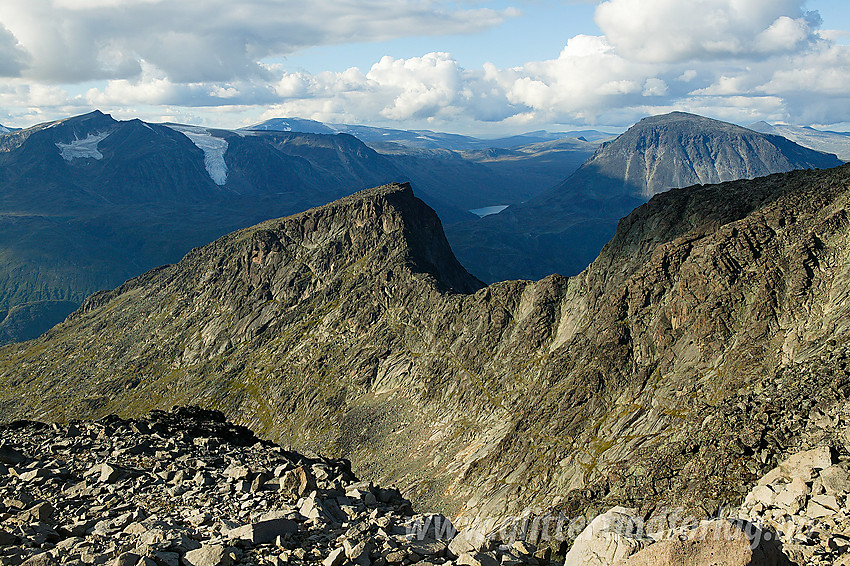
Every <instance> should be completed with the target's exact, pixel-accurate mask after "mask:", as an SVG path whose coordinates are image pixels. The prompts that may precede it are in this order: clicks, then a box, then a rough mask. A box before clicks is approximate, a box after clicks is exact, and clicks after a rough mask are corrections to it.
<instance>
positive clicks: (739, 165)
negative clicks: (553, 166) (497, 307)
mask: <svg viewBox="0 0 850 566" xmlns="http://www.w3.org/2000/svg"><path fill="white" fill-rule="evenodd" d="M840 164H841V161H840V160H839V159H838V158H837V157H836V156H835V155H832V154H826V153H821V152H819V151H814V150H811V149H808V148H805V147H802V146H800V145H797V144H796V143H793V142H791V141H789V140H787V139H785V138H783V137H781V136H777V135H769V134H767V135H766V134H762V133H758V132H754V131H753V130H748V129H747V128H742V127H741V126H736V125H735V124H729V123H727V122H721V121H719V120H713V119H711V118H706V117H703V116H697V115H695V114H688V113H685V112H671V113H670V114H664V115H661V116H650V117H648V118H644V119H643V120H641V121H640V122H638V123H637V124H635V125H634V126H632V127H631V128H629V129H628V130H627V131H626V132H625V133H623V134H622V135H620V136H618V137H617V138H616V139H615V140H613V141H610V142H607V143H604V144H602V146H601V147H600V148H599V149H598V150H597V151H596V153H595V154H594V155H593V157H591V158H590V159H588V161H587V162H586V163H585V164H584V165H582V166H581V168H579V170H578V171H576V172H575V173H574V174H573V175H572V176H571V177H570V178H569V179H568V180H566V181H564V183H563V184H561V185H560V186H559V187H557V188H555V189H554V190H553V191H552V192H550V193H549V194H547V195H545V196H543V197H541V198H540V199H539V203H540V205H541V206H546V204H549V203H551V201H552V200H553V199H556V198H558V197H561V198H563V199H564V200H567V199H569V198H574V197H575V195H576V194H581V195H582V196H584V197H591V198H596V199H600V200H607V199H611V198H615V197H617V196H627V197H634V198H638V199H649V198H650V197H651V196H652V195H655V194H658V193H660V192H664V191H666V190H669V189H672V188H678V187H687V186H689V185H707V184H713V183H722V182H724V181H734V180H736V179H753V178H755V177H761V176H764V175H769V174H770V173H781V172H784V171H792V170H794V169H827V168H829V167H837V166H838V165H840Z"/></svg>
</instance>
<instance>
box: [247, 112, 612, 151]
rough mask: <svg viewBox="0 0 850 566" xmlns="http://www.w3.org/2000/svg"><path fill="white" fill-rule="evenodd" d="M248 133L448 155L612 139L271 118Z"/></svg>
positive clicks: (594, 133) (592, 133) (584, 133)
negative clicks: (345, 138)
mask: <svg viewBox="0 0 850 566" xmlns="http://www.w3.org/2000/svg"><path fill="white" fill-rule="evenodd" d="M245 129H246V130H251V131H281V132H304V133H311V134H350V135H352V136H354V137H356V138H357V139H359V140H361V141H363V142H364V143H366V144H368V145H369V146H370V147H374V148H378V147H380V146H382V145H385V144H391V145H401V146H405V147H409V148H415V149H447V150H452V151H472V150H485V149H490V148H498V149H512V148H515V147H520V146H524V145H530V144H535V143H544V142H549V141H555V140H562V139H565V138H573V139H577V138H582V140H583V141H590V142H601V141H604V140H608V139H612V138H614V137H616V134H608V133H605V132H600V131H598V130H580V131H569V132H547V131H546V130H537V131H534V132H527V133H524V134H518V135H514V136H507V137H502V138H492V139H490V138H486V139H484V138H476V137H472V136H464V135H460V134H448V133H443V132H433V131H431V130H398V129H394V128H379V127H374V126H362V125H356V124H335V123H323V122H317V121H315V120H305V119H303V118H273V119H271V120H266V121H265V122H262V123H260V124H256V125H254V126H250V127H248V128H245Z"/></svg>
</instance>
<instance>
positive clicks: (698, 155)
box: [448, 112, 841, 281]
mask: <svg viewBox="0 0 850 566" xmlns="http://www.w3.org/2000/svg"><path fill="white" fill-rule="evenodd" d="M840 163H841V161H840V160H839V159H838V158H837V157H836V156H835V155H831V154H825V153H822V152H819V151H815V150H811V149H808V148H805V147H802V146H800V145H798V144H796V143H794V142H791V141H789V140H787V139H785V138H783V137H781V136H777V135H772V134H761V133H758V132H754V131H752V130H748V129H746V128H742V127H740V126H736V125H734V124H729V123H726V122H720V121H718V120H712V119H710V118H704V117H702V116H696V115H693V114H687V113H684V112H673V113H670V114H665V115H662V116H652V117H649V118H644V119H643V120H641V121H640V122H638V123H637V124H635V125H634V126H632V127H631V128H630V129H629V130H628V131H626V132H625V133H623V134H622V135H620V136H618V137H617V138H616V139H615V140H613V141H610V142H605V143H603V144H602V146H601V147H600V148H599V149H598V150H597V151H596V152H595V153H594V154H593V156H592V157H591V158H590V159H588V161H587V162H585V163H584V164H583V165H582V166H581V167H580V168H579V169H578V170H577V171H576V172H575V173H573V174H572V175H570V176H569V178H567V179H566V180H565V181H563V182H561V183H560V184H559V185H558V186H556V187H554V188H553V189H551V190H549V191H547V192H544V193H543V194H540V195H538V196H536V197H534V198H532V199H530V200H528V201H527V202H524V203H521V204H517V205H513V206H510V207H508V208H507V209H506V210H504V211H503V212H501V213H499V214H495V215H492V216H488V217H487V218H483V219H481V220H477V219H476V220H469V221H465V222H462V223H459V224H456V225H453V226H450V227H449V228H448V236H449V239H450V240H451V242H452V245H453V246H454V248H455V251H456V253H457V254H458V257H459V258H460V260H461V262H462V263H463V264H464V265H466V266H467V267H468V268H469V269H470V271H471V272H472V273H475V274H476V275H477V276H479V277H481V278H482V279H484V280H485V281H499V280H504V279H514V278H527V279H539V278H540V277H544V276H546V275H549V274H551V273H563V274H566V275H574V274H576V273H578V272H580V271H581V270H583V269H584V268H585V267H586V266H587V265H588V264H589V263H590V262H591V261H592V260H593V259H594V258H595V257H596V255H597V254H598V253H599V250H601V249H602V246H603V245H604V244H605V242H607V241H608V240H609V239H610V238H611V236H613V234H614V231H615V228H616V225H617V222H618V221H619V219H620V218H622V217H623V216H626V215H627V214H628V213H629V212H630V211H631V210H632V209H633V208H635V207H636V206H638V205H640V204H642V203H643V202H646V201H647V200H648V199H649V198H650V197H652V196H653V195H654V194H657V193H660V192H663V191H666V190H668V189H671V188H677V187H684V186H688V185H692V184H697V183H699V184H707V183H718V182H722V181H730V180H735V179H751V178H754V177H758V176H761V175H767V174H769V173H777V172H784V171H790V170H794V169H809V168H827V167H835V166H837V165H839V164H840Z"/></svg>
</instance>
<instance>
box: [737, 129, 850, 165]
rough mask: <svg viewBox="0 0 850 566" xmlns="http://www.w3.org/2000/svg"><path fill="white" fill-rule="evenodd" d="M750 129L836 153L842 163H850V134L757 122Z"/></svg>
mask: <svg viewBox="0 0 850 566" xmlns="http://www.w3.org/2000/svg"><path fill="white" fill-rule="evenodd" d="M749 128H750V129H751V130H755V131H757V132H762V133H765V134H775V135H777V136H782V137H784V138H788V139H789V140H791V141H794V142H796V143H798V144H800V145H803V146H806V147H810V148H812V149H816V150H818V151H825V152H828V153H834V154H836V155H837V156H838V158H839V159H841V160H842V161H850V133H848V132H830V131H824V130H816V129H815V128H812V127H809V126H793V125H791V124H768V123H767V122H756V123H755V124H750V125H749Z"/></svg>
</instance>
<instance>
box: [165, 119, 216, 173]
mask: <svg viewBox="0 0 850 566" xmlns="http://www.w3.org/2000/svg"><path fill="white" fill-rule="evenodd" d="M168 127H169V128H171V129H172V130H175V131H178V132H180V133H181V134H183V135H184V136H186V137H187V138H189V139H190V140H192V143H193V144H195V145H196V146H198V147H199V148H200V149H201V150H203V152H204V167H206V169H207V173H209V175H210V179H212V180H213V183H215V184H216V185H218V186H223V185H224V184H225V183H226V182H227V163H225V162H224V153H225V152H226V151H227V140H224V139H221V138H217V137H215V136H213V135H212V134H211V133H209V131H208V130H207V129H206V128H200V127H197V126H183V125H175V124H168Z"/></svg>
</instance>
